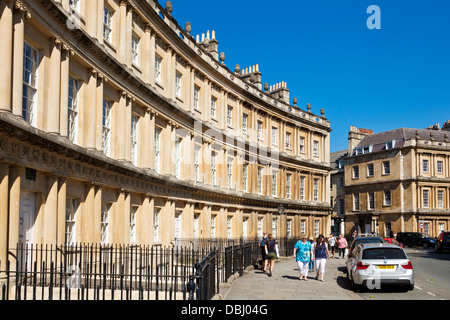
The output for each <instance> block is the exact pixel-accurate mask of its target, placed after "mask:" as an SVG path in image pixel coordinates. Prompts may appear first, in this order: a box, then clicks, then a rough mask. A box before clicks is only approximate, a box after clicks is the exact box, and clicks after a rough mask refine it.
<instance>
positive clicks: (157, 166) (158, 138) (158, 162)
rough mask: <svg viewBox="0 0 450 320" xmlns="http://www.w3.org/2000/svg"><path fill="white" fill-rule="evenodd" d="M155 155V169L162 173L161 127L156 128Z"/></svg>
mask: <svg viewBox="0 0 450 320" xmlns="http://www.w3.org/2000/svg"><path fill="white" fill-rule="evenodd" d="M154 143H155V144H154V148H155V150H154V155H155V171H156V172H157V173H160V169H161V159H160V158H161V150H160V149H161V145H160V144H161V129H160V128H155V136H154Z"/></svg>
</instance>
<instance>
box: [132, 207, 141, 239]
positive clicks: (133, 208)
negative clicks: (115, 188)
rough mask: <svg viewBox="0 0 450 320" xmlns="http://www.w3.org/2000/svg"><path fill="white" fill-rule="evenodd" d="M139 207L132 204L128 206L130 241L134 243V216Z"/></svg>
mask: <svg viewBox="0 0 450 320" xmlns="http://www.w3.org/2000/svg"><path fill="white" fill-rule="evenodd" d="M138 209H139V207H138V206H134V205H132V206H131V208H130V243H131V244H136V216H137V212H138Z"/></svg>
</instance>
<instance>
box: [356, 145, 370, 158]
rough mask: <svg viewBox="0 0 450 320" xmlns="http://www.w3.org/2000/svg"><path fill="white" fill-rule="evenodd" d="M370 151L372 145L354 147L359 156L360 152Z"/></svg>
mask: <svg viewBox="0 0 450 320" xmlns="http://www.w3.org/2000/svg"><path fill="white" fill-rule="evenodd" d="M370 152H372V146H368V147H363V148H357V149H356V155H357V156H359V155H360V154H366V153H370Z"/></svg>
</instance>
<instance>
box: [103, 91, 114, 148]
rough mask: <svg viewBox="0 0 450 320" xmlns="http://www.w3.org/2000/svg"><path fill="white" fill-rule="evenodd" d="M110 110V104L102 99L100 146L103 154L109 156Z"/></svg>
mask: <svg viewBox="0 0 450 320" xmlns="http://www.w3.org/2000/svg"><path fill="white" fill-rule="evenodd" d="M111 108H112V102H111V101H109V100H106V99H103V117H102V119H103V120H102V125H103V130H102V146H103V153H104V154H106V155H107V156H109V153H110V144H111V141H110V140H111Z"/></svg>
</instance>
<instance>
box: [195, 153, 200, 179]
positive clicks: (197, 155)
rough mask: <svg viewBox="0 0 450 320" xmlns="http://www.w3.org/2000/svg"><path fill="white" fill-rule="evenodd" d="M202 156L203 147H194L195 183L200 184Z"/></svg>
mask: <svg viewBox="0 0 450 320" xmlns="http://www.w3.org/2000/svg"><path fill="white" fill-rule="evenodd" d="M200 154H201V147H200V146H198V145H195V146H194V181H195V182H200Z"/></svg>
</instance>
